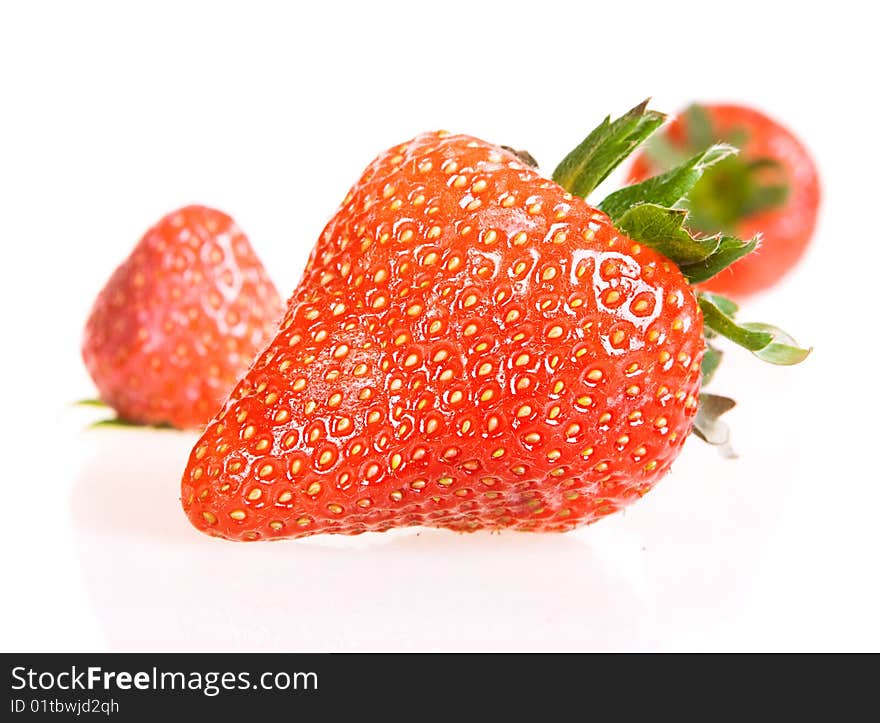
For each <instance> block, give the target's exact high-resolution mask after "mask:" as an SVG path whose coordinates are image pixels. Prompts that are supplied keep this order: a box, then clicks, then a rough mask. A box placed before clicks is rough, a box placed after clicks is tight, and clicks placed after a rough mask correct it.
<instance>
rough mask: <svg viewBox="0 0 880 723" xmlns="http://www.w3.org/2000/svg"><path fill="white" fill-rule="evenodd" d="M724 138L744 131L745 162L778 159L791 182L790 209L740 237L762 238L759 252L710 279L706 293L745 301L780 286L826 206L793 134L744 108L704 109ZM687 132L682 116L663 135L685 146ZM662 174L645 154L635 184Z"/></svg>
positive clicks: (747, 224)
mask: <svg viewBox="0 0 880 723" xmlns="http://www.w3.org/2000/svg"><path fill="white" fill-rule="evenodd" d="M701 107H702V108H704V109H705V110H706V111H707V112H708V114H709V117H710V119H711V121H712V125H713V128H714V129H715V131H716V133H717V134H718V136H719V137H721V138H723V137H724V136H725V135H726V133H728V132H729V131H730V130H732V129H735V128H744V129H745V130H746V131H747V133H748V141H747V143H746V144H745V146H744V147H743V148H741V149H740V152H741V154H742V156H743V157H744V158H773V159H776V160H777V161H779V162H780V163H782V164H783V166H784V167H785V170H786V174H787V176H788V181H789V197H788V200H787V201H786V203H785V205H784V206H782V207H780V208H776V209H773V210H770V211H765V212H762V213H756V214H754V215H751V216H749V217H748V218H744V219H742V220H741V222H740V223H739V224H738V225H737V226H736V228H735V229H734V232H735V233H736V235H738V236H739V237H740V238H753V237H754V236H755V235H756V234H759V233H760V234H761V236H762V241H761V245H760V247H759V248H758V250H757V251H756V252H754V253H752V254H749V255H748V256H746V257H744V258H742V259H740V260H739V261H737V262H736V263H735V264H733V265H732V266H730V267H728V268H727V269H725V270H724V271H722V272H721V273H720V274H718V275H717V276H715V277H714V278H712V279H710V280H709V281H707V282H706V283H704V284H701V286H702V288H705V289H708V290H710V291H714V292H717V293H720V294H723V295H726V296H731V297H733V298H737V299H742V298H744V297H747V296H750V295H752V294H755V293H758V292H759V291H764V290H765V289H768V288H770V287H771V286H773V285H774V284H776V283H777V282H778V281H779V280H780V279H781V278H782V277H783V276H784V275H785V274H786V273H788V272H789V271H790V270H791V269H792V268H793V267H794V266H795V265H796V264H797V262H798V261H799V260H800V259H801V257H802V256H803V255H804V252H805V251H806V249H807V246H808V245H809V242H810V239H811V238H812V236H813V231H814V230H815V227H816V217H817V214H818V209H819V202H820V189H819V174H818V171H817V169H816V166H815V164H814V162H813V159H812V158H811V156H810V154H809V153H808V151H807V149H806V148H805V147H804V146H803V144H802V143H801V142H800V141H799V140H798V139H797V138H796V137H795V136H794V135H793V134H792V133H791V131H789V130H788V129H787V128H785V127H783V126H781V125H780V124H779V123H777V122H776V121H774V120H773V119H772V118H768V117H767V116H766V115H764V114H763V113H761V112H759V111H757V110H755V109H753V108H748V107H745V106H739V105H706V104H701ZM685 131H686V129H685V126H684V121H683V119H682V117H681V116H679V117H677V118H675V119H674V120H673V121H672V122H671V123H670V124H669V125H668V126H667V127H666V129H664V130H663V131H662V132H663V133H666V134H668V136H669V138H670V139H671V140H672V141H673V142H676V141H678V142H679V143H681V142H682V141H683V139H684V133H685ZM659 171H660V169H657V168H654V167H652V165H651V161H650V159H649V158H648V157H647V155H646V154H645V153H641V154H639V155H638V156H636V159H635V161H634V163H633V165H632V168H631V170H630V178H629V180H630V182H631V183H635V182H638V181H642V180H644V179H646V178H648V177H650V176H653V175H655V174H656V173H657V172H659Z"/></svg>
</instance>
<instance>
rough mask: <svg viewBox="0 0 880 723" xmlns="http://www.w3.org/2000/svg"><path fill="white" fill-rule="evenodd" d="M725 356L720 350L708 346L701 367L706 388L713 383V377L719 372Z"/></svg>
mask: <svg viewBox="0 0 880 723" xmlns="http://www.w3.org/2000/svg"><path fill="white" fill-rule="evenodd" d="M723 356H724V354H723V353H722V352H721V350H720V349H716V348H715V347H714V346H712V345H711V344H706V353H705V354H703V361H702V364H701V366H700V371H701V372H702V374H703V381H702V384H703V386H704V387H705V386H706V385H707V384H709V382H711V381H712V377H714V376H715V372H716V371H717V370H718V367H719V366H720V364H721V358H722V357H723Z"/></svg>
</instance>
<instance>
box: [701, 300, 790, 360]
mask: <svg viewBox="0 0 880 723" xmlns="http://www.w3.org/2000/svg"><path fill="white" fill-rule="evenodd" d="M698 301H699V304H700V309H701V310H702V311H703V323H704V324H705V325H706V326H708V327H709V328H710V329H712V331H714V332H717V333H718V334H720V335H721V336H724V337H727V338H728V339H730V340H731V341H732V342H734V343H736V344H739V345H740V346H742V347H745V348H746V349H748V350H749V351H760V350H761V349H764V348H765V347H767V346H768V345H769V344H770V343H771V342H772V341H773V335H772V334H770V333H768V332H766V331H761V330H759V329H755V330H752V329H747V328H746V327H744V326H740V325H739V324H737V323H736V322H735V321H734V320H733V319H732V318H731V317H729V316H728V315H727V314H725V313H724V312H723V311H722V310H721V309H719V308H718V306H717V305H716V304H715V302H713V301H712V300H711V299H710V298H708V297H707V296H706V295H705V294H700V295H699V297H698Z"/></svg>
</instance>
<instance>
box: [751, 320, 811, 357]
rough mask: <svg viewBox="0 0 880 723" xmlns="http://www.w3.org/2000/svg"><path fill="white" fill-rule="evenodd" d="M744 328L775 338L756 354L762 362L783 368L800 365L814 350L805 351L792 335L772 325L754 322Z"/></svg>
mask: <svg viewBox="0 0 880 723" xmlns="http://www.w3.org/2000/svg"><path fill="white" fill-rule="evenodd" d="M742 326H743V327H745V328H746V329H749V330H750V331H758V332H765V333H767V334H770V335H771V336H772V337H773V341H771V342H770V343H769V344H768V345H767V346H765V347H764V348H763V349H759V350H758V351H756V352H754V354H755V356H756V357H758V358H759V359H760V360H761V361H765V362H769V363H770V364H779V365H781V366H789V365H791V364H800V363H801V362H802V361H803V360H804V359H806V358H807V357H808V356H809V355H810V352H811V351H812V349H804V348H803V347H800V346H798V343H797V342H796V341H795V340H794V339H793V338H792V337H791V335H790V334H786V333H785V332H784V331H782V329H779V328H777V327H775V326H771V325H770V324H762V323H760V322H757V321H752V322H747V323H745V324H743V325H742Z"/></svg>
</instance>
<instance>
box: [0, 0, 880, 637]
mask: <svg viewBox="0 0 880 723" xmlns="http://www.w3.org/2000/svg"><path fill="white" fill-rule="evenodd" d="M594 5H595V4H594V3H587V2H572V3H570V4H562V3H554V2H550V1H549V0H542V1H541V2H533V3H522V4H518V3H516V2H505V3H489V2H474V1H473V0H470V1H469V2H462V3H459V2H450V1H443V0H438V2H433V3H418V2H406V3H400V4H396V5H391V4H387V3H381V2H364V3H353V4H352V5H351V6H345V5H342V4H339V3H335V2H327V1H323V2H317V3H297V4H294V3H287V4H283V5H282V4H279V5H277V6H275V5H270V4H267V3H259V2H247V3H244V2H242V3H239V4H238V5H234V6H233V5H226V4H221V3H216V2H211V3H204V4H196V3H182V2H173V3H160V2H150V3H141V4H139V6H138V7H135V6H134V5H133V4H129V3H91V2H77V3H67V2H65V3H55V4H50V3H44V2H27V3H26V2H6V3H4V4H3V5H2V9H0V213H2V215H0V219H2V224H0V234H2V239H0V242H2V257H0V269H2V281H0V295H2V304H0V309H2V314H3V325H2V339H3V353H2V358H0V383H2V413H0V444H2V453H0V485H2V489H0V535H2V540H0V555H2V587H3V592H2V594H0V647H2V649H6V650H19V651H24V650H69V649H75V650H104V649H116V650H119V649H121V650H139V649H174V650H187V649H191V650H225V649H228V650H238V649H244V650H263V649H268V650H376V649H380V650H387V649H390V650H403V649H409V650H447V649H453V650H455V649H477V650H511V649H512V650H522V649H549V650H562V649H565V650H572V649H573V650H597V649H598V650H605V649H612V650H621V649H622V650H631V649H635V650H646V649H647V650H669V649H685V650H701V649H709V650H739V649H748V650H755V649H757V650H764V649H786V650H787V649H795V650H800V649H807V650H820V649H838V650H856V649H873V650H877V649H878V648H880V628H878V616H877V609H878V606H880V589H878V575H877V568H878V566H877V558H878V552H880V546H878V533H877V524H876V519H877V515H878V510H880V493H878V488H880V474H878V465H880V459H878V448H880V444H878V431H877V426H878V425H877V419H878V417H877V414H878V393H877V381H876V374H877V371H876V365H877V359H878V355H877V353H878V341H877V339H878V329H877V318H878V313H880V302H878V299H880V296H878V293H880V292H878V283H877V281H876V277H877V274H878V262H880V254H878V246H880V243H878V233H877V221H876V204H877V201H876V198H877V191H876V188H877V183H876V178H875V174H876V171H877V168H878V158H877V150H876V148H877V143H876V140H874V139H873V134H874V133H876V119H877V118H878V110H880V109H878V102H877V95H876V89H875V88H874V87H873V83H874V75H875V71H876V68H877V66H876V39H875V37H874V30H875V26H874V24H873V23H872V22H870V21H869V19H868V18H867V17H864V16H863V15H862V14H861V13H862V11H861V10H859V8H860V7H863V6H864V5H863V4H862V3H853V4H848V3H844V2H838V3H835V4H834V6H833V7H826V6H823V5H821V4H820V5H815V6H814V5H813V4H810V3H791V4H790V5H789V4H784V3H779V4H777V3H768V2H759V3H748V2H737V3H726V4H723V5H720V6H718V7H716V4H714V3H694V4H690V5H685V4H679V6H678V7H676V5H675V3H670V2H662V3H650V4H639V5H642V6H641V7H633V4H631V3H626V4H622V3H608V4H607V5H606V4H603V5H602V6H601V9H597V8H596V7H594ZM785 6H788V9H786V7H785ZM805 7H819V8H821V10H820V11H816V10H812V9H809V10H807V9H804V8H805ZM868 86H871V87H868ZM648 95H651V96H653V97H654V106H655V107H657V108H658V109H662V110H667V111H674V110H676V109H678V108H680V107H681V106H683V105H684V104H685V103H686V102H687V101H689V100H691V99H694V98H697V99H708V100H713V99H719V100H740V101H747V102H750V103H752V104H755V105H757V106H758V107H762V108H764V109H766V110H768V111H769V112H771V113H772V114H773V115H775V116H776V117H778V118H780V119H782V120H784V121H785V122H786V123H787V124H788V125H789V126H791V127H792V128H793V129H794V130H795V131H796V132H797V133H798V134H799V135H800V136H801V137H802V138H803V139H804V140H805V141H806V143H807V144H808V146H809V147H810V148H811V149H812V151H813V153H814V154H815V156H816V158H817V161H818V163H819V166H820V169H821V172H822V178H823V186H824V206H823V209H822V216H821V223H820V228H819V230H818V234H817V236H816V238H815V241H814V245H813V248H812V250H811V252H810V254H809V256H808V258H807V259H806V261H805V262H804V263H803V264H802V266H801V267H800V268H799V270H798V271H797V273H795V274H794V275H792V276H791V277H790V279H789V280H788V282H787V283H786V284H784V285H783V286H782V287H780V288H779V289H778V290H776V291H774V292H772V293H770V294H766V295H765V296H763V297H761V298H760V299H757V300H755V301H754V302H753V303H751V304H750V305H749V306H747V307H746V309H745V310H744V312H743V316H744V318H752V319H755V320H766V321H772V322H777V323H779V324H780V325H783V326H784V327H785V328H787V329H788V330H790V331H791V332H792V333H794V334H795V335H796V336H797V337H799V339H800V340H801V341H802V342H803V343H806V344H811V345H813V346H815V352H814V354H813V355H812V356H811V358H810V359H809V360H808V361H807V362H806V363H805V364H803V365H802V366H801V367H798V368H794V369H779V368H772V367H769V366H764V365H761V364H759V363H758V362H757V361H755V360H753V359H751V358H750V357H749V356H748V355H747V354H745V353H744V352H742V353H738V352H735V351H732V352H731V353H730V354H729V355H728V358H727V360H726V368H725V369H723V371H722V373H721V375H720V376H719V378H718V379H717V385H716V386H717V390H718V391H720V392H727V393H730V394H732V395H734V396H736V397H737V398H738V400H739V402H740V406H739V407H738V408H737V409H736V410H735V411H734V412H733V413H732V414H731V415H730V422H731V424H732V425H733V427H734V430H735V438H734V441H735V446H736V448H737V450H738V452H739V453H740V458H739V459H738V460H736V461H725V460H723V459H720V458H719V457H717V456H716V455H715V454H714V453H713V451H712V450H709V449H705V448H703V446H701V445H699V443H698V442H696V441H691V442H689V443H688V445H687V447H686V449H685V453H684V454H683V455H682V457H681V458H680V460H679V462H678V463H677V465H676V466H675V469H674V470H673V473H672V474H671V475H669V477H667V478H666V479H665V480H664V481H663V482H662V483H661V484H660V486H659V487H658V488H657V489H656V490H655V491H654V492H652V493H651V494H650V495H648V496H647V497H646V498H645V499H644V500H642V501H641V502H640V503H639V504H637V505H636V506H634V507H632V508H631V509H630V510H628V511H627V512H626V513H625V514H620V515H617V516H616V517H614V518H612V519H608V520H605V521H603V522H601V523H599V524H598V525H595V526H593V527H590V528H587V529H582V530H579V531H577V532H575V533H571V534H567V535H564V536H537V535H536V536H530V535H524V534H500V535H482V534H481V535H473V536H458V535H455V534H451V533H446V532H443V531H432V530H423V531H420V532H419V531H407V532H404V533H389V534H386V535H374V536H362V537H360V538H353V539H332V538H329V539H328V538H323V539H322V538H313V539H312V540H308V541H304V542H286V543H278V544H254V545H236V544H232V543H225V542H222V541H216V540H211V539H209V538H207V537H204V536H202V535H199V534H198V533H196V532H195V531H194V530H192V529H191V528H190V527H189V524H188V523H187V522H186V520H185V518H184V516H183V514H182V512H181V510H180V508H179V504H178V500H177V495H178V484H179V475H180V473H181V470H182V468H183V465H184V461H185V458H186V455H187V453H188V451H189V449H190V447H191V445H192V443H193V441H194V435H190V434H181V433H176V432H147V431H141V430H135V431H126V430H118V431H97V430H92V431H89V430H87V429H86V427H87V425H88V424H89V423H90V422H91V421H92V420H93V419H95V414H94V412H92V411H91V410H87V409H82V408H74V407H72V406H71V405H70V403H71V402H72V401H74V400H76V399H78V398H81V397H87V396H91V395H92V394H93V393H94V388H93V386H92V384H91V382H90V379H89V378H88V376H87V374H86V373H85V371H84V369H83V367H82V364H81V361H80V358H79V342H80V335H81V331H82V327H83V323H84V320H85V317H86V314H87V313H88V310H89V307H90V305H91V303H92V301H93V299H94V297H95V295H96V294H97V292H98V290H99V289H100V288H101V286H102V285H103V283H104V281H105V280H106V278H107V277H108V276H109V274H110V273H111V271H112V270H113V269H114V268H115V266H116V265H117V264H118V263H119V262H121V261H122V259H123V258H124V257H125V256H126V255H127V254H128V253H129V251H130V249H131V248H132V247H133V245H134V244H135V243H136V241H137V240H138V239H139V238H140V235H141V234H142V233H143V231H144V230H145V229H146V228H147V227H148V226H149V225H150V224H152V223H153V222H154V221H155V220H156V219H158V218H159V217H160V216H161V215H163V214H164V213H166V212H168V211H170V210H172V209H173V208H175V207H178V206H181V205H184V204H186V203H190V202H201V203H206V204H210V205H214V206H217V207H219V208H222V209H224V210H226V211H227V212H229V213H231V214H232V215H233V216H235V218H236V219H237V220H238V221H239V223H240V225H241V226H242V227H243V229H244V230H245V231H246V233H248V234H249V236H250V237H251V240H252V243H253V245H254V246H255V248H256V249H257V252H258V253H259V255H260V256H261V257H262V259H263V260H264V262H265V264H266V266H267V267H268V269H269V272H270V274H271V275H272V276H273V278H274V280H275V281H276V283H277V284H278V287H279V289H280V290H281V292H282V294H285V295H286V294H288V293H290V291H291V290H292V289H293V287H294V285H295V284H296V282H297V281H298V279H299V275H300V273H301V269H302V267H303V264H304V262H305V259H306V256H307V254H308V251H309V249H310V247H311V245H312V243H313V241H314V239H316V238H317V235H318V233H319V231H320V229H321V228H322V226H323V224H324V223H325V221H326V220H327V219H328V217H329V215H330V214H331V213H332V212H333V210H334V209H335V207H336V205H337V203H338V202H339V201H340V200H341V198H342V196H343V195H344V194H345V192H346V191H347V189H348V187H349V185H350V184H351V183H352V182H353V181H354V180H355V179H356V178H357V176H358V175H359V173H360V170H361V169H362V168H363V166H364V165H365V164H366V163H367V162H368V161H369V160H371V158H372V157H373V156H374V155H376V154H377V153H378V152H379V151H381V150H383V149H385V148H386V147H388V146H390V145H392V144H394V143H397V142H400V141H402V140H405V139H407V138H409V137H411V136H413V135H415V134H416V133H418V132H421V131H423V130H428V129H436V128H447V129H450V130H453V131H461V132H467V133H471V134H474V135H477V136H481V137H485V138H487V139H491V140H493V141H496V142H501V143H506V144H510V145H515V146H518V147H525V148H528V149H529V150H530V151H531V152H532V153H533V154H534V155H535V156H536V157H537V158H538V159H539V160H541V161H542V162H543V166H544V168H545V170H547V171H549V170H550V169H552V167H553V165H554V163H555V161H557V160H558V159H560V158H561V157H562V155H563V154H564V153H565V152H566V151H567V150H568V149H569V148H570V147H572V146H573V145H574V144H575V143H576V142H578V141H579V140H580V139H581V138H582V137H583V135H584V134H585V133H586V132H587V131H588V130H589V129H590V128H592V127H593V126H594V125H595V123H596V122H597V121H598V120H599V119H600V118H601V117H602V116H603V115H605V114H606V113H609V112H611V113H621V112H623V111H625V110H627V109H628V108H629V107H630V106H632V105H634V104H635V103H636V102H638V101H640V100H641V99H642V98H644V97H646V96H648Z"/></svg>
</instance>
